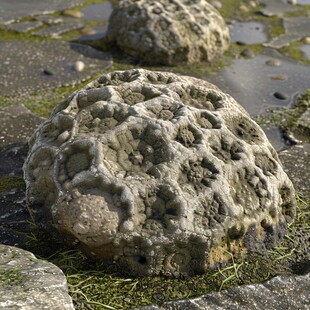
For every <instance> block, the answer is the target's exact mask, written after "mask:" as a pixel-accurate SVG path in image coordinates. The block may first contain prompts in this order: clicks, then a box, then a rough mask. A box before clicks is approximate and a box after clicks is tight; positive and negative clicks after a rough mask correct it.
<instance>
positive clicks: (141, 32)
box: [107, 0, 229, 65]
mask: <svg viewBox="0 0 310 310" xmlns="http://www.w3.org/2000/svg"><path fill="white" fill-rule="evenodd" d="M107 37H108V39H109V40H110V41H114V42H116V43H117V45H118V46H119V47H120V48H121V49H122V50H124V51H125V52H126V53H128V54H129V55H132V56H134V57H136V58H138V59H141V60H144V61H147V62H150V63H160V64H168V65H176V64H179V63H198V62H200V61H212V60H213V59H214V58H215V57H217V56H219V55H221V54H223V52H224V51H225V50H226V49H227V48H228V46H229V29H228V27H227V26H226V24H225V21H224V20H223V18H222V17H221V15H220V14H219V12H218V11H217V10H216V9H215V8H214V7H213V6H212V5H211V4H209V3H208V2H207V1H205V0H191V1H188V0H174V1H166V0H159V1H154V0H138V1H137V0H124V1H120V3H119V5H118V6H117V7H116V8H115V9H114V11H113V13H112V15H111V17H110V22H109V28H108V33H107Z"/></svg>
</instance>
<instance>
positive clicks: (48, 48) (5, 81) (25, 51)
mask: <svg viewBox="0 0 310 310" xmlns="http://www.w3.org/2000/svg"><path fill="white" fill-rule="evenodd" d="M0 50H1V53H0V62H1V67H0V74H1V76H2V79H1V81H0V87H1V89H2V91H1V95H2V96H16V95H19V96H23V95H27V94H30V93H34V92H38V91H39V92H40V91H42V90H44V89H50V88H56V87H60V86H67V85H75V84H78V83H80V82H82V81H85V80H87V79H90V78H91V77H92V76H94V75H95V74H98V73H99V72H102V71H103V70H106V69H107V68H109V67H110V66H111V65H112V58H111V55H110V54H108V53H104V52H100V51H97V50H95V49H93V48H91V47H89V46H86V45H82V44H77V43H69V42H62V41H56V40H49V41H42V42H26V41H10V42H3V41H0ZM16 59H18V60H21V59H22V62H21V61H16ZM76 61H83V62H84V64H85V69H84V70H83V71H82V72H77V71H76V70H74V67H73V65H74V63H75V62H76ZM30 77H31V78H30Z"/></svg>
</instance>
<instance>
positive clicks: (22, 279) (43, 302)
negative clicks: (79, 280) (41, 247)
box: [0, 244, 74, 310]
mask: <svg viewBox="0 0 310 310" xmlns="http://www.w3.org/2000/svg"><path fill="white" fill-rule="evenodd" d="M0 309H3V310H8V309H23V310H37V309H55V310H74V307H73V303H72V300H71V297H70V296H69V294H68V288H67V282H66V278H65V276H64V274H63V273H62V271H61V270H60V269H59V268H58V267H57V266H55V265H53V264H51V263H49V262H47V261H44V260H41V259H37V258H36V257H35V256H34V255H33V254H32V253H30V252H27V251H25V250H22V249H19V248H16V247H12V246H6V245H2V244H0Z"/></svg>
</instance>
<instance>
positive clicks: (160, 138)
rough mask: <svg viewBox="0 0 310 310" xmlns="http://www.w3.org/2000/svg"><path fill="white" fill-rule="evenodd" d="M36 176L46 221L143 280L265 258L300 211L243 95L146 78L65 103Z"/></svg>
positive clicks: (36, 207) (114, 78)
mask: <svg viewBox="0 0 310 310" xmlns="http://www.w3.org/2000/svg"><path fill="white" fill-rule="evenodd" d="M24 172H25V180H26V185H27V201H28V205H29V209H30V211H31V213H32V215H33V217H34V219H35V220H36V221H37V222H38V223H41V224H42V225H43V226H45V227H46V228H47V229H50V228H54V230H57V231H58V232H59V233H61V234H63V235H64V236H66V237H67V239H68V241H69V242H71V243H73V244H76V245H77V246H79V247H80V248H82V249H83V250H84V251H85V252H86V253H88V255H90V256H92V257H94V258H98V259H103V260H104V261H106V262H107V263H110V262H115V264H118V265H119V266H120V269H121V270H126V271H127V272H130V273H132V274H159V273H163V274H166V275H193V274H197V273H203V272H204V271H205V270H206V269H208V268H212V267H214V266H216V265H218V264H219V263H223V262H226V261H228V260H229V259H230V258H231V256H230V255H231V253H232V254H233V255H234V256H235V257H238V256H243V255H245V254H246V253H247V252H248V251H258V252H264V251H265V250H266V248H270V247H272V246H274V245H276V244H277V243H278V242H279V240H280V239H281V238H282V236H283V234H284V233H285V231H286V226H287V223H290V222H291V221H292V220H293V218H294V214H295V207H296V206H295V194H294V189H293V186H292V183H291V181H290V180H289V179H288V177H287V175H286V174H285V172H284V171H283V169H282V167H281V165H280V163H279V160H278V157H277V154H276V152H275V150H274V149H273V147H272V146H271V144H270V143H269V142H268V140H267V138H266V136H265V134H264V133H263V131H262V130H261V128H260V127H259V126H258V125H257V124H256V123H255V122H254V121H252V120H251V119H250V117H249V116H248V114H247V113H246V112H245V110H244V109H243V108H242V107H241V106H240V105H239V104H238V103H237V102H235V101H234V99H233V98H232V97H230V96H229V95H227V94H224V93H223V92H221V91H220V90H219V89H218V88H216V87H215V86H214V85H212V84H210V83H208V82H206V81H203V80H198V79H195V78H192V77H186V76H177V75H175V74H173V73H165V72H152V71H147V70H142V69H136V70H130V71H116V72H112V73H109V74H106V75H103V76H101V77H100V78H98V79H97V80H95V81H93V82H91V83H89V84H88V85H87V86H85V87H84V88H83V89H81V90H79V91H76V92H74V93H73V94H72V95H71V96H70V97H69V98H68V99H67V100H66V101H64V102H63V103H61V104H60V105H59V106H58V107H57V108H56V109H55V110H54V112H53V114H52V116H51V117H50V118H49V119H48V120H47V121H46V122H45V123H43V124H42V125H41V126H40V127H39V128H38V130H37V131H36V132H35V133H34V135H33V137H32V139H31V141H30V152H29V155H28V158H27V160H26V162H25V165H24ZM50 230H51V229H50Z"/></svg>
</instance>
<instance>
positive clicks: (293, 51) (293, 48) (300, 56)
mask: <svg viewBox="0 0 310 310" xmlns="http://www.w3.org/2000/svg"><path fill="white" fill-rule="evenodd" d="M303 44H304V43H303V40H300V41H297V42H291V43H290V44H289V45H288V46H284V47H282V48H280V49H279V52H280V53H281V54H284V55H286V56H288V57H290V58H292V59H294V60H296V61H299V62H302V63H304V64H307V65H308V64H310V60H309V59H307V58H306V57H305V55H304V53H303V52H302V51H301V50H300V46H301V45H303Z"/></svg>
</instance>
